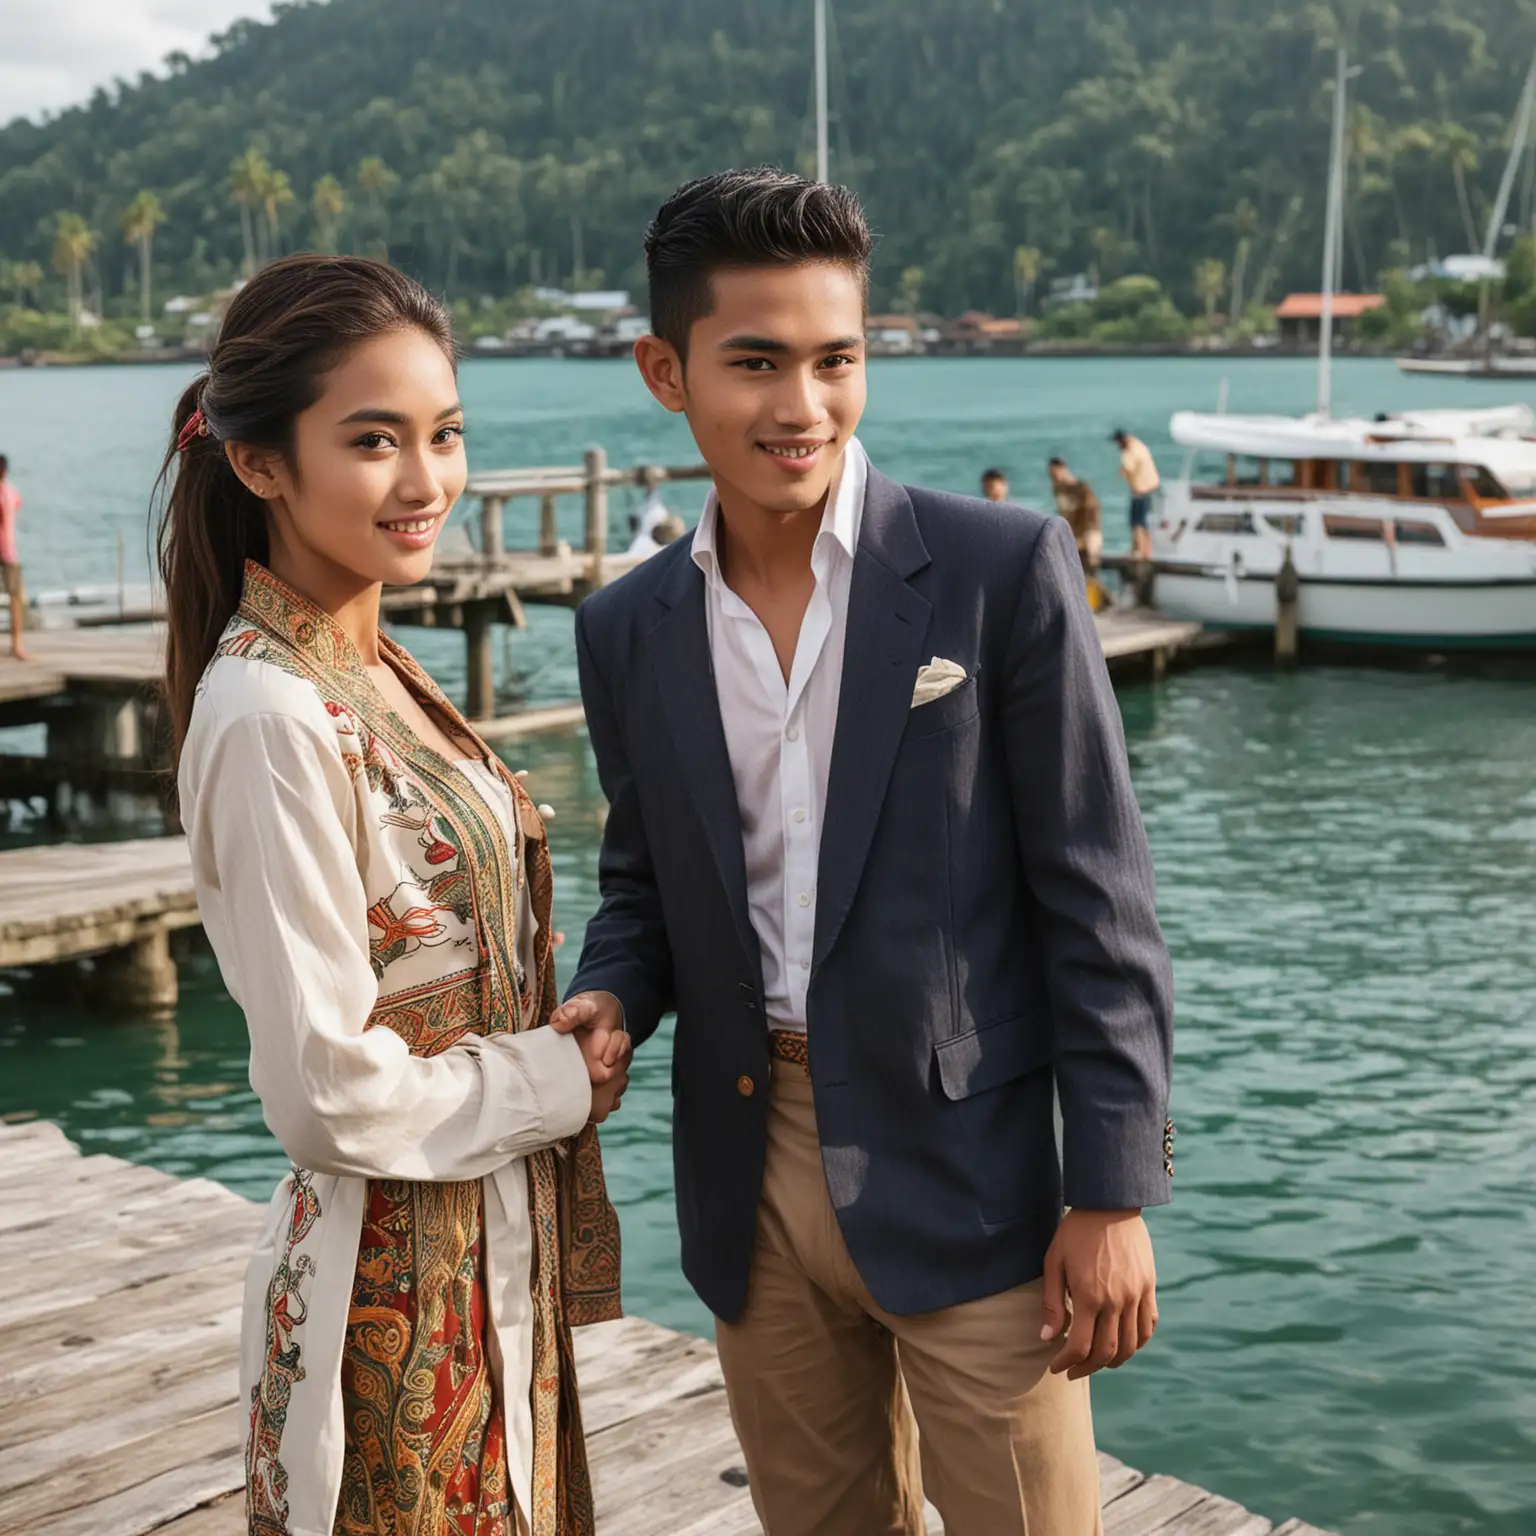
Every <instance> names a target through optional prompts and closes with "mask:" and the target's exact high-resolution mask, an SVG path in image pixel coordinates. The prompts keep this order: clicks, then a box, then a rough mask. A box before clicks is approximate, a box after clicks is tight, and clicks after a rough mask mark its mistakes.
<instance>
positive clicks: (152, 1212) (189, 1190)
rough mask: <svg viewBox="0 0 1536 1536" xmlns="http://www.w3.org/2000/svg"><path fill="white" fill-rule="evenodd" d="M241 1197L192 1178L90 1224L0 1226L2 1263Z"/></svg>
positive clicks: (94, 1240)
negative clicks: (44, 1248)
mask: <svg viewBox="0 0 1536 1536" xmlns="http://www.w3.org/2000/svg"><path fill="white" fill-rule="evenodd" d="M238 1199H239V1196H238V1195H234V1194H232V1193H231V1192H230V1191H229V1190H227V1189H224V1188H222V1187H221V1186H219V1185H217V1184H213V1183H211V1182H209V1181H208V1180H207V1179H189V1180H187V1182H186V1183H184V1184H177V1183H175V1182H174V1181H172V1182H168V1183H166V1184H165V1185H164V1186H163V1187H160V1188H152V1189H150V1190H149V1192H148V1193H146V1194H142V1195H136V1196H134V1197H133V1198H132V1199H127V1200H124V1201H123V1204H122V1206H121V1207H120V1208H119V1209H117V1210H109V1211H107V1212H105V1213H104V1214H102V1215H99V1216H97V1217H95V1218H93V1220H92V1223H91V1225H90V1226H84V1225H82V1224H81V1223H78V1222H64V1221H42V1220H39V1221H33V1222H30V1223H24V1224H22V1225H19V1226H15V1227H11V1228H9V1229H0V1262H3V1261H4V1260H7V1259H11V1258H26V1257H28V1256H30V1255H31V1254H32V1253H35V1252H36V1251H37V1250H38V1249H39V1248H40V1247H44V1246H46V1247H47V1249H48V1251H49V1252H52V1253H59V1252H63V1251H65V1250H68V1249H75V1248H85V1247H88V1246H89V1245H90V1244H92V1243H97V1242H101V1241H102V1240H104V1239H105V1238H108V1237H112V1236H114V1235H116V1234H117V1233H120V1232H126V1231H139V1230H142V1229H143V1227H144V1226H146V1225H147V1224H149V1223H151V1222H154V1221H157V1220H174V1219H176V1218H178V1217H188V1218H190V1217H192V1216H193V1215H194V1214H196V1213H197V1212H199V1211H202V1212H207V1211H211V1210H214V1209H216V1208H218V1207H224V1208H225V1209H227V1208H228V1206H229V1202H230V1201H231V1200H238Z"/></svg>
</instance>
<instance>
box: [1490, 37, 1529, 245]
mask: <svg viewBox="0 0 1536 1536" xmlns="http://www.w3.org/2000/svg"><path fill="white" fill-rule="evenodd" d="M1533 106H1536V59H1532V60H1531V67H1530V70H1529V71H1528V73H1527V74H1526V77H1525V89H1524V90H1523V91H1522V92H1521V93H1520V112H1519V115H1518V116H1517V118H1516V119H1515V142H1514V143H1513V144H1512V145H1511V146H1510V151H1509V159H1508V161H1507V162H1506V163H1505V166H1504V177H1503V180H1501V181H1500V182H1499V195H1498V197H1496V198H1495V199H1494V204H1493V216H1492V217H1491V218H1490V219H1489V220H1488V236H1487V238H1486V239H1485V240H1484V241H1483V257H1484V259H1485V260H1487V261H1492V260H1493V253H1494V251H1495V250H1496V249H1497V248H1498V244H1499V234H1500V232H1501V231H1502V230H1503V228H1504V215H1505V214H1506V213H1507V212H1508V211H1509V195H1510V193H1511V192H1513V191H1514V188H1515V174H1516V172H1517V171H1518V170H1519V169H1520V160H1521V157H1522V156H1523V155H1524V154H1525V144H1526V140H1527V139H1528V138H1529V137H1530V132H1531V110H1532V107H1533Z"/></svg>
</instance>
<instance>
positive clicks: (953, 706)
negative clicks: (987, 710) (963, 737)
mask: <svg viewBox="0 0 1536 1536" xmlns="http://www.w3.org/2000/svg"><path fill="white" fill-rule="evenodd" d="M980 713H981V696H980V688H979V686H978V684H977V674H976V673H975V672H973V673H971V675H970V676H969V677H968V678H966V680H965V681H964V682H963V683H961V684H960V685H959V687H957V688H951V689H950V690H949V692H948V693H946V694H943V695H942V696H941V697H939V698H937V699H935V700H934V701H933V702H932V703H931V704H919V705H917V706H916V707H915V708H914V709H909V710H908V711H907V728H906V732H905V734H904V735H903V736H902V738H901V739H902V740H903V741H904V742H906V741H917V740H919V739H920V738H922V737H924V736H938V735H940V734H941V733H943V732H944V731H952V730H954V729H955V727H956V726H961V725H964V724H966V722H967V721H970V720H974V719H975V718H976V716H977V715H978V714H980Z"/></svg>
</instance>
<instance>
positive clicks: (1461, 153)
mask: <svg viewBox="0 0 1536 1536" xmlns="http://www.w3.org/2000/svg"><path fill="white" fill-rule="evenodd" d="M1435 152H1436V154H1438V155H1439V157H1440V159H1442V160H1443V161H1445V163H1446V164H1447V165H1448V166H1449V167H1450V170H1451V177H1452V179H1453V180H1454V181H1455V184H1456V203H1457V206H1458V207H1459V208H1460V209H1461V220H1462V230H1463V233H1464V234H1465V235H1466V237H1467V244H1466V249H1467V250H1469V251H1476V250H1480V249H1481V242H1480V241H1479V240H1478V238H1477V223H1476V221H1475V220H1474V219H1473V217H1472V200H1471V198H1470V197H1469V196H1468V195H1467V173H1468V172H1469V171H1470V172H1473V173H1474V174H1475V173H1476V171H1477V168H1478V164H1479V161H1480V158H1481V157H1480V156H1479V154H1478V146H1477V135H1476V134H1474V133H1473V132H1472V131H1471V130H1470V129H1468V128H1464V127H1462V125H1461V124H1460V123H1450V122H1445V123H1440V124H1439V125H1438V126H1437V127H1436V129H1435Z"/></svg>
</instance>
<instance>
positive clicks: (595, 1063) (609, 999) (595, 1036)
mask: <svg viewBox="0 0 1536 1536" xmlns="http://www.w3.org/2000/svg"><path fill="white" fill-rule="evenodd" d="M549 1027H550V1028H551V1029H552V1030H554V1031H555V1032H556V1033H557V1034H561V1035H575V1036H576V1043H577V1045H579V1046H580V1047H581V1057H582V1060H583V1061H584V1062H585V1063H586V1065H587V1078H588V1080H589V1081H590V1082H591V1084H592V1114H591V1116H590V1118H589V1121H588V1123H589V1124H591V1125H601V1124H602V1123H603V1121H605V1120H606V1119H607V1118H608V1116H609V1115H611V1114H612V1113H613V1112H614V1111H615V1110H616V1109H617V1108H618V1107H619V1104H620V1102H621V1101H622V1099H623V1097H624V1090H625V1089H626V1088H627V1087H629V1060H630V1056H631V1054H632V1051H633V1047H632V1045H631V1043H630V1039H629V1033H628V1031H626V1030H625V1028H624V1010H623V1009H622V1008H621V1007H620V1006H619V1000H618V998H616V997H615V996H614V995H613V994H612V993H611V992H578V993H577V994H576V996H575V997H572V998H568V999H567V1000H566V1001H565V1002H563V1003H562V1004H561V1005H560V1006H559V1007H558V1008H557V1009H555V1011H554V1013H552V1014H551V1015H550V1019H549Z"/></svg>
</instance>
